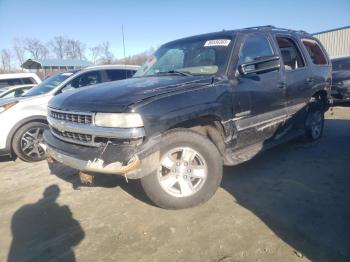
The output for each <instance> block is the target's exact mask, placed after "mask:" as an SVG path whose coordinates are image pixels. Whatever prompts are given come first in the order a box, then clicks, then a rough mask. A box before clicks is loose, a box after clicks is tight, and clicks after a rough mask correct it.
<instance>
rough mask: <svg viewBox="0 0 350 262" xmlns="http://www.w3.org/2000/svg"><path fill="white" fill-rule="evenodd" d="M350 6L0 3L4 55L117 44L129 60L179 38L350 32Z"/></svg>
mask: <svg viewBox="0 0 350 262" xmlns="http://www.w3.org/2000/svg"><path fill="white" fill-rule="evenodd" d="M349 14H350V0H318V1H311V0H310V1H307V0H303V1H301V0H290V1H283V0H279V1H278V0H248V1H245V0H241V1H236V0H231V1H230V0H228V1H226V0H215V1H212V0H202V1H197V0H187V1H183V0H177V1H166V0H163V1H155V0H154V1H152V0H132V1H130V0H125V1H118V0H115V1H113V0H57V1H55V0H0V50H1V49H2V48H11V47H12V42H13V39H14V38H16V37H17V38H25V37H31V38H38V39H40V40H42V41H44V42H47V41H49V40H50V39H52V38H53V37H54V36H59V35H62V36H66V37H69V38H73V39H76V40H80V41H81V42H83V43H85V44H86V45H87V47H92V46H96V45H98V44H100V43H101V42H103V41H109V42H110V43H111V47H112V52H113V54H114V55H115V56H116V57H117V58H122V57H123V42H122V32H121V27H122V24H123V26H124V33H125V47H126V55H127V56H129V55H133V54H136V53H140V52H143V51H146V50H148V49H149V48H151V47H154V48H157V47H158V46H159V45H161V44H163V43H165V42H168V41H171V40H175V39H178V38H182V37H186V36H191V35H196V34H202V33H209V32H215V31H221V30H223V29H225V30H229V29H238V28H243V27H249V26H257V25H275V26H278V27H284V28H291V29H298V30H299V29H301V30H305V31H307V32H310V33H315V32H320V31H324V30H328V29H333V28H338V27H343V26H350V15H349Z"/></svg>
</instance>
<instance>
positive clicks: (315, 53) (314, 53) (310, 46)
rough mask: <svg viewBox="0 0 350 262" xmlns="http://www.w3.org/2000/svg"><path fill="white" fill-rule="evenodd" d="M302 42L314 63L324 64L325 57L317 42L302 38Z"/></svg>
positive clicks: (325, 61)
mask: <svg viewBox="0 0 350 262" xmlns="http://www.w3.org/2000/svg"><path fill="white" fill-rule="evenodd" d="M303 44H304V46H305V48H306V50H307V52H308V53H309V55H310V57H311V61H312V63H314V64H315V65H326V64H327V59H326V56H325V55H324V53H323V51H322V49H321V47H320V46H319V45H318V43H317V42H316V41H314V40H311V39H303Z"/></svg>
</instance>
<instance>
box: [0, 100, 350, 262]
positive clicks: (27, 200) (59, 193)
mask: <svg viewBox="0 0 350 262" xmlns="http://www.w3.org/2000/svg"><path fill="white" fill-rule="evenodd" d="M0 181H1V183H0V234H1V237H0V261H6V259H8V261H50V260H54V261H57V260H58V261H61V260H62V261H74V260H77V261H112V260H113V261H222V262H228V261H268V262H270V261H308V260H311V261H337V262H338V261H350V204H349V203H350V107H349V106H347V107H335V108H334V109H333V111H330V112H328V113H327V120H326V122H325V130H324V136H323V138H322V139H321V140H320V141H317V142H315V143H305V141H303V139H298V140H296V141H293V142H290V143H288V144H285V145H281V146H279V147H276V148H274V149H272V150H269V151H267V152H264V153H263V154H261V155H259V156H257V157H255V158H254V159H252V160H250V161H249V162H246V163H243V164H241V165H239V166H236V167H227V168H225V170H224V178H223V182H222V185H221V188H220V189H219V190H218V191H217V193H216V195H215V196H214V197H213V198H212V199H211V200H210V201H209V202H208V203H206V204H204V205H202V206H199V207H196V208H192V209H188V210H180V211H168V210H163V209H160V208H157V207H155V206H154V205H152V204H151V203H150V202H149V200H147V198H146V197H145V195H144V194H143V192H142V189H141V187H140V184H139V183H138V182H136V181H131V182H130V181H129V183H126V181H125V180H124V179H122V178H108V179H107V178H104V179H100V180H98V181H97V182H96V186H94V187H83V186H79V182H78V179H77V175H76V171H74V170H71V169H69V168H64V167H62V166H60V165H58V164H54V165H51V166H50V168H49V167H48V165H47V163H46V162H41V163H35V164H28V163H24V162H22V161H20V160H16V161H8V160H7V159H2V161H1V162H0Z"/></svg>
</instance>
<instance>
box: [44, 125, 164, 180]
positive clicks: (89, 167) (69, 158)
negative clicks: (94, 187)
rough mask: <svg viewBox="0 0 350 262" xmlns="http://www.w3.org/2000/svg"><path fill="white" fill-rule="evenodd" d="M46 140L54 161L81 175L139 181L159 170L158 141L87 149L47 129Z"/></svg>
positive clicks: (109, 144)
mask: <svg viewBox="0 0 350 262" xmlns="http://www.w3.org/2000/svg"><path fill="white" fill-rule="evenodd" d="M44 139H45V141H46V143H47V151H48V155H49V156H50V157H51V158H53V159H55V160H56V161H58V162H60V163H62V164H64V165H66V166H69V167H72V168H75V169H77V170H79V171H82V172H87V173H95V174H96V173H97V174H112V175H124V176H125V177H126V178H129V179H138V178H141V177H144V176H146V175H148V174H150V173H152V172H154V171H156V170H157V168H158V162H159V150H158V147H157V144H158V143H157V139H156V138H155V139H150V140H148V141H147V142H144V143H142V144H141V145H124V144H113V143H107V144H105V145H103V146H101V147H88V146H82V145H77V144H72V143H67V142H66V141H62V140H60V139H59V138H57V137H55V136H53V135H52V134H51V132H50V131H49V130H47V131H45V133H44Z"/></svg>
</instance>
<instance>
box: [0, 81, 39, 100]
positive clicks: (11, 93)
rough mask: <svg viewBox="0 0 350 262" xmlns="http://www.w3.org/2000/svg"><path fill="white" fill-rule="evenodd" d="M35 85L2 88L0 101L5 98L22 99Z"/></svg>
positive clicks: (0, 89)
mask: <svg viewBox="0 0 350 262" xmlns="http://www.w3.org/2000/svg"><path fill="white" fill-rule="evenodd" d="M34 86H35V85H33V84H31V85H18V86H8V87H3V88H0V100H1V99H4V98H11V97H20V96H22V95H24V94H25V93H26V92H27V91H28V90H29V89H31V88H32V87H34Z"/></svg>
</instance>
